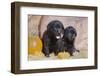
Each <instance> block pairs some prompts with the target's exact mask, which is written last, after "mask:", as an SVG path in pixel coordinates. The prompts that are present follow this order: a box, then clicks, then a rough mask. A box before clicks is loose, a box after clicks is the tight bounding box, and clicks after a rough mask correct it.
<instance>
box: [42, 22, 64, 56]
mask: <svg viewBox="0 0 100 76" xmlns="http://www.w3.org/2000/svg"><path fill="white" fill-rule="evenodd" d="M63 35H64V27H63V24H62V23H61V22H60V21H58V20H54V21H51V22H50V23H49V24H48V25H47V30H46V31H45V32H44V34H43V39H42V40H43V53H44V55H45V56H46V57H49V55H50V53H54V54H55V56H56V55H57V54H58V53H59V52H60V51H63V48H64V40H63Z"/></svg>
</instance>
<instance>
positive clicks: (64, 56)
mask: <svg viewBox="0 0 100 76" xmlns="http://www.w3.org/2000/svg"><path fill="white" fill-rule="evenodd" d="M69 57H70V54H69V53H68V52H60V53H58V58H59V59H69Z"/></svg>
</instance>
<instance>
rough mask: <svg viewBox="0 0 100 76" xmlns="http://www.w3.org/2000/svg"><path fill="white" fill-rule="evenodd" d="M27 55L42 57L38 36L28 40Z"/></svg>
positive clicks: (40, 42) (30, 37)
mask: <svg viewBox="0 0 100 76" xmlns="http://www.w3.org/2000/svg"><path fill="white" fill-rule="evenodd" d="M28 53H29V55H35V56H43V53H42V41H41V39H40V38H39V36H36V35H32V36H29V38H28Z"/></svg>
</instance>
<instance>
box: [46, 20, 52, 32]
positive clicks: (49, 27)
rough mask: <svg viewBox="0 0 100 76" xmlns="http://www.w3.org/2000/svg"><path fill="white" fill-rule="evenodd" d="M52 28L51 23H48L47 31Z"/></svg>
mask: <svg viewBox="0 0 100 76" xmlns="http://www.w3.org/2000/svg"><path fill="white" fill-rule="evenodd" d="M52 27H53V22H50V23H49V24H48V25H47V29H48V30H49V29H51V28H52Z"/></svg>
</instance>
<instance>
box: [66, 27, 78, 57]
mask: <svg viewBox="0 0 100 76" xmlns="http://www.w3.org/2000/svg"><path fill="white" fill-rule="evenodd" d="M76 36H77V32H76V29H75V28H74V27H72V26H68V27H67V28H65V31H64V41H65V44H64V45H65V51H67V52H69V54H70V56H73V52H75V51H77V52H79V50H77V49H76V48H75V45H74V43H75V38H76Z"/></svg>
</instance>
